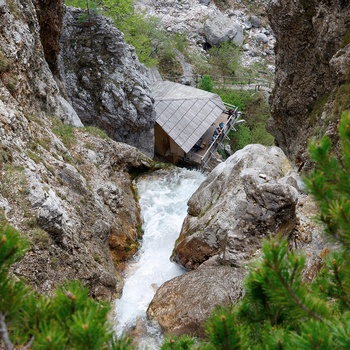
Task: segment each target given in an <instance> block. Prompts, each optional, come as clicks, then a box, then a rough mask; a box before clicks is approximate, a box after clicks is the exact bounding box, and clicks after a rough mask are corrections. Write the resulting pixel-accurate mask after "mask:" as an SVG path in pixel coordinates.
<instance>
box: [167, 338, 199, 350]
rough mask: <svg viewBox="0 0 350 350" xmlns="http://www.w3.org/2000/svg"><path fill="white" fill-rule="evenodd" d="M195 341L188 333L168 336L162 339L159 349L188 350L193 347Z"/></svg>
mask: <svg viewBox="0 0 350 350" xmlns="http://www.w3.org/2000/svg"><path fill="white" fill-rule="evenodd" d="M195 343H196V341H195V339H194V338H192V337H190V336H188V335H183V336H181V337H176V336H169V337H167V338H166V339H165V340H164V341H163V344H162V346H161V350H190V349H193V346H194V345H195Z"/></svg>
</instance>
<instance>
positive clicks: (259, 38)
mask: <svg viewBox="0 0 350 350" xmlns="http://www.w3.org/2000/svg"><path fill="white" fill-rule="evenodd" d="M255 40H256V42H257V43H262V44H267V43H268V42H269V39H268V37H267V36H266V35H265V34H263V33H258V34H256V35H255Z"/></svg>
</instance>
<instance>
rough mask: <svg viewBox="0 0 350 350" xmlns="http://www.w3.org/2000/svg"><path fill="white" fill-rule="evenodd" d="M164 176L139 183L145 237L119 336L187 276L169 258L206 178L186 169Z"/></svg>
mask: <svg viewBox="0 0 350 350" xmlns="http://www.w3.org/2000/svg"><path fill="white" fill-rule="evenodd" d="M162 174H163V175H159V174H158V175H156V176H155V175H149V176H145V177H142V178H141V179H139V180H138V181H137V189H138V193H139V198H140V199H139V203H140V207H141V215H142V219H143V230H144V234H143V239H142V245H141V249H140V251H139V253H138V254H137V256H136V257H135V259H134V262H133V263H131V265H130V266H129V267H128V268H127V271H126V276H125V285H124V288H123V293H122V296H121V298H120V299H118V300H117V301H116V330H117V334H118V335H121V334H122V333H124V332H126V331H128V330H130V329H132V328H134V327H135V326H136V323H137V322H139V321H140V319H142V320H145V319H146V310H147V308H148V305H149V303H150V302H151V300H152V298H153V296H154V294H155V292H156V289H157V288H158V287H159V286H160V285H161V284H163V283H164V282H166V281H168V280H170V279H171V278H173V277H175V276H179V275H180V274H182V273H183V272H184V270H182V269H181V268H180V267H179V266H177V265H176V264H174V263H172V262H171V261H170V259H169V258H170V256H171V253H172V250H173V248H174V244H175V241H176V239H177V238H178V236H179V233H180V230H181V226H182V223H183V220H184V218H185V216H186V214H187V201H188V200H189V198H190V197H191V195H192V194H193V193H194V191H195V190H196V189H197V188H198V187H199V185H200V184H201V183H202V182H203V180H204V179H205V175H204V174H202V173H201V172H199V171H195V170H188V169H183V168H176V169H175V170H172V171H171V172H170V173H169V172H168V173H167V174H165V175H164V173H162ZM146 327H147V326H146ZM147 332H148V333H150V332H152V331H151V330H149V331H147ZM146 342H147V341H146ZM146 345H147V348H151V347H150V344H146Z"/></svg>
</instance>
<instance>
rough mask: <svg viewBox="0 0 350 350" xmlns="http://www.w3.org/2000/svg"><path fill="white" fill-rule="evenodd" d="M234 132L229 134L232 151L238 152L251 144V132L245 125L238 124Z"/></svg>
mask: <svg viewBox="0 0 350 350" xmlns="http://www.w3.org/2000/svg"><path fill="white" fill-rule="evenodd" d="M236 130H237V131H236V132H231V133H230V139H231V142H230V145H231V148H232V150H234V151H235V150H239V149H242V148H244V147H245V146H247V145H250V144H251V143H252V132H251V131H250V128H249V126H248V125H246V124H239V125H238V126H237V128H236Z"/></svg>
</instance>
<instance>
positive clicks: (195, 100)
mask: <svg viewBox="0 0 350 350" xmlns="http://www.w3.org/2000/svg"><path fill="white" fill-rule="evenodd" d="M151 88H152V92H153V97H154V100H155V111H156V113H157V117H156V122H157V123H158V124H159V125H160V126H161V127H162V128H163V130H164V131H165V132H166V133H167V134H168V135H169V136H170V137H171V138H172V139H173V140H174V141H175V142H176V144H177V145H179V147H181V149H182V150H183V151H184V152H186V153H187V152H189V151H190V150H191V148H192V147H193V146H194V145H195V143H196V142H197V141H198V140H199V139H200V138H201V137H202V135H203V134H204V133H205V132H206V131H207V130H208V129H209V127H210V126H211V125H212V124H213V123H214V122H215V120H216V119H217V117H218V116H219V115H220V114H221V113H222V112H223V111H224V110H225V106H224V104H223V102H222V101H221V99H220V97H219V96H218V95H217V94H213V93H211V92H207V91H204V90H200V89H196V88H193V87H191V86H187V85H182V84H178V83H174V82H170V81H156V82H154V83H153V84H152V87H151Z"/></svg>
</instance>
